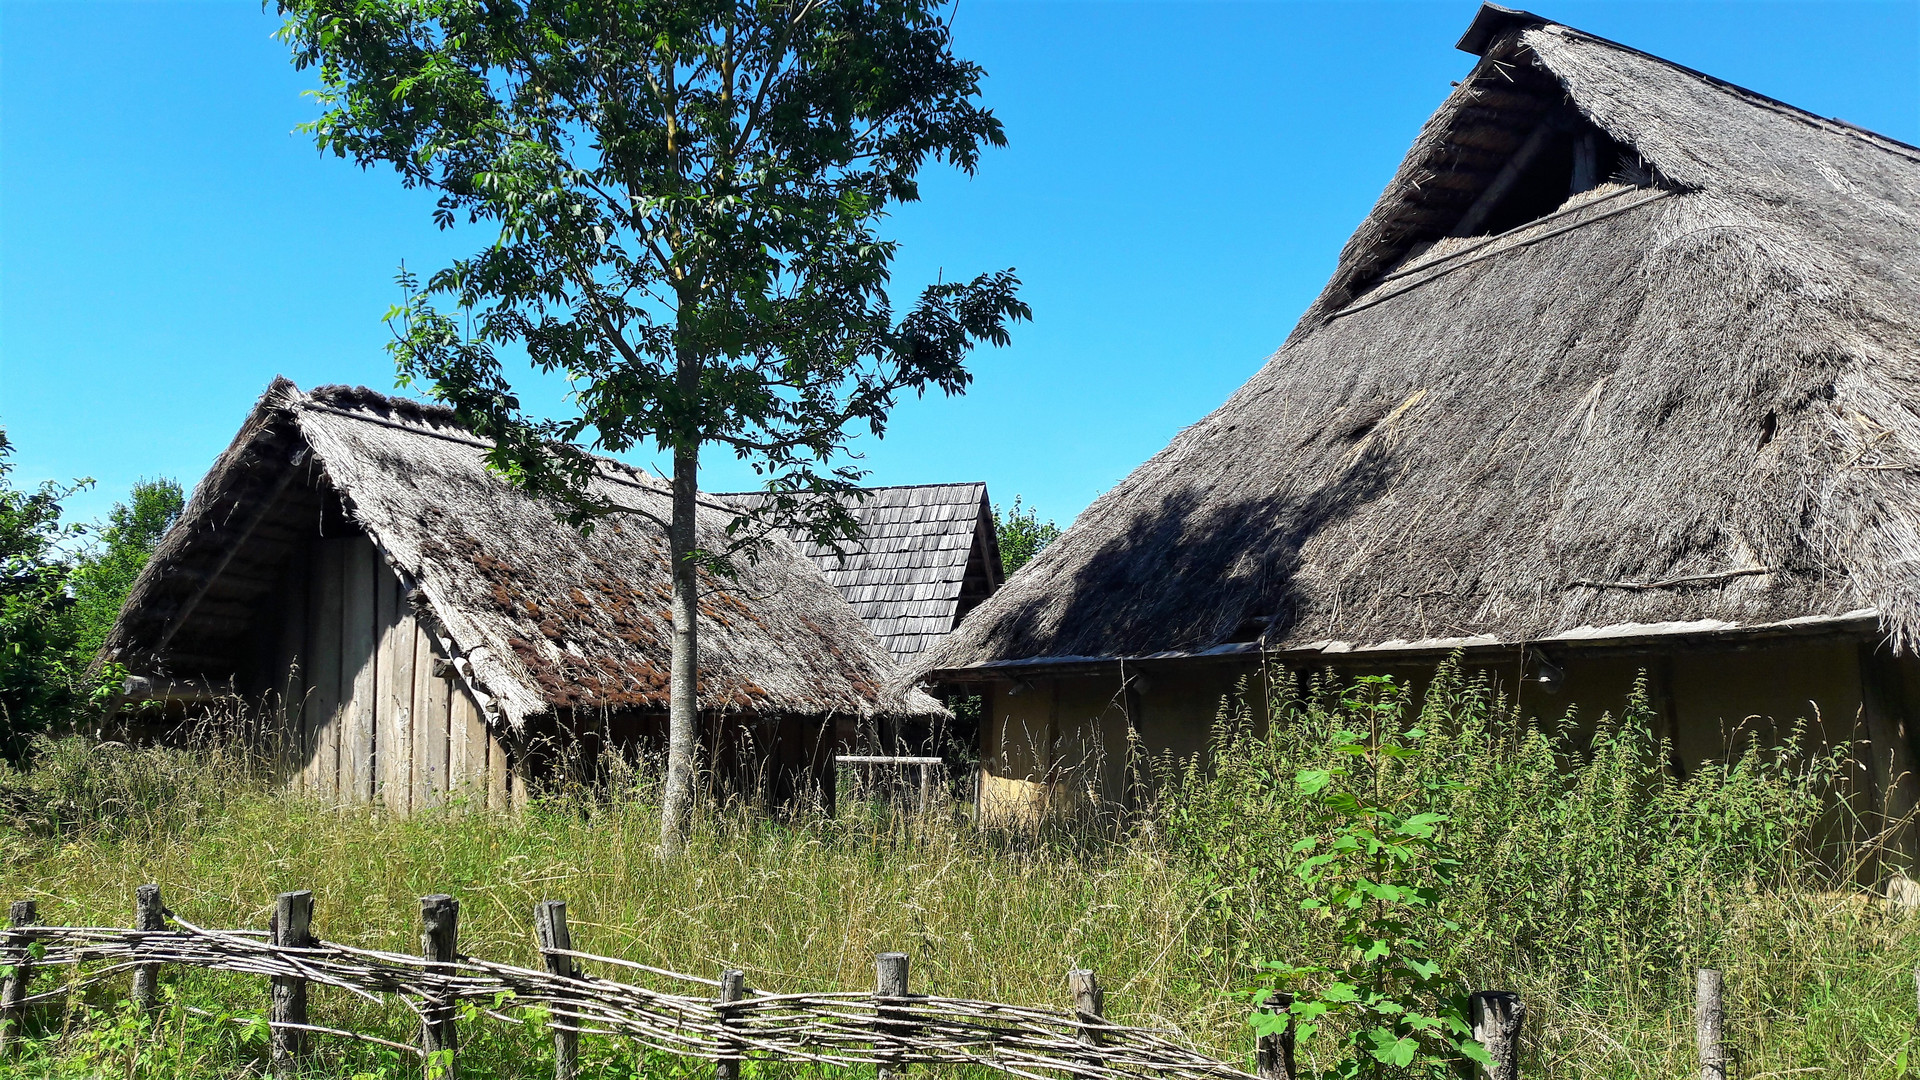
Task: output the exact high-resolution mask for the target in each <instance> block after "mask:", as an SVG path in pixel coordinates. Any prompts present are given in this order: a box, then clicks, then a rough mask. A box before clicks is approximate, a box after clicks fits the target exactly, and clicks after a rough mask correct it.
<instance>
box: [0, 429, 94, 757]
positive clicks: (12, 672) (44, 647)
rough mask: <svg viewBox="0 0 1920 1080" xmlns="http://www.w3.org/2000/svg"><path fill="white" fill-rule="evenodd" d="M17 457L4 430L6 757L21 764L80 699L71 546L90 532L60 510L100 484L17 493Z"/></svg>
mask: <svg viewBox="0 0 1920 1080" xmlns="http://www.w3.org/2000/svg"><path fill="white" fill-rule="evenodd" d="M12 458H13V444H12V443H11V442H10V441H8V439H7V436H6V432H5V431H3V430H0V758H4V759H5V760H8V761H13V762H18V761H20V760H21V759H22V758H23V757H24V756H25V754H26V752H27V748H28V746H29V745H30V743H31V740H32V738H33V736H34V735H35V734H37V733H39V732H41V731H45V730H47V728H49V727H50V726H51V725H52V723H53V720H54V719H55V718H56V717H59V716H62V715H64V714H65V713H66V711H67V710H68V709H69V708H71V706H72V703H73V698H74V690H75V686H76V676H77V674H78V673H77V672H76V671H75V670H74V666H73V662H74V642H75V640H76V636H77V633H76V625H75V619H74V614H73V611H72V607H73V600H72V597H71V595H70V594H69V593H68V590H67V584H68V578H69V576H70V574H71V572H72V566H71V564H70V562H69V559H68V555H67V551H66V545H69V544H70V543H72V542H74V541H75V540H77V539H78V538H79V537H80V536H81V535H83V534H84V532H85V530H84V528H83V527H81V526H76V525H69V524H63V523H62V522H61V520H60V510H61V504H62V503H63V502H64V501H65V500H66V499H67V497H68V496H70V495H72V494H74V493H75V492H77V491H81V490H84V489H85V488H87V487H88V486H90V485H91V484H92V483H93V481H91V480H79V481H75V482H74V483H73V484H71V485H68V486H65V487H62V486H60V485H58V484H55V483H53V482H51V481H49V482H46V483H43V484H41V485H40V486H39V487H38V488H35V489H33V490H32V491H21V490H17V489H15V488H14V487H13V484H12V483H11V476H12V473H13V460H12Z"/></svg>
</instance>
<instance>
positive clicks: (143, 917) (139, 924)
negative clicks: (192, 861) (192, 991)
mask: <svg viewBox="0 0 1920 1080" xmlns="http://www.w3.org/2000/svg"><path fill="white" fill-rule="evenodd" d="M133 928H134V929H135V930H165V929H166V928H167V909H166V907H165V906H164V905H162V904H161V903H160V886H158V885H142V886H140V887H139V888H137V889H135V890H133ZM132 1000H133V1008H134V1011H136V1012H143V1013H145V1012H152V1011H153V1008H154V1006H155V1005H158V1004H159V1003H160V965H159V964H141V965H140V966H139V967H137V968H134V969H133V994H132Z"/></svg>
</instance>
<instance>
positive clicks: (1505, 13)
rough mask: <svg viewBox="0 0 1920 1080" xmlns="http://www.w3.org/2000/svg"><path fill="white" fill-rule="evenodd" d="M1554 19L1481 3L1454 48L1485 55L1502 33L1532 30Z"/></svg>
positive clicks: (1516, 9)
mask: <svg viewBox="0 0 1920 1080" xmlns="http://www.w3.org/2000/svg"><path fill="white" fill-rule="evenodd" d="M1551 22H1553V20H1552V19H1549V18H1546V17H1544V16H1541V15H1535V14H1534V13H1533V12H1531V11H1521V10H1519V9H1518V8H1508V7H1501V6H1500V5H1499V4H1481V5H1480V10H1479V11H1478V12H1476V13H1474V16H1473V22H1472V23H1471V24H1469V25H1468V26H1467V32H1466V33H1464V34H1461V35H1460V40H1459V41H1458V42H1456V43H1455V44H1454V48H1456V49H1459V50H1460V51H1461V52H1465V53H1472V54H1473V55H1475V56H1485V55H1486V54H1487V47H1488V46H1490V45H1492V44H1493V43H1494V42H1495V41H1496V40H1498V39H1499V38H1500V36H1501V35H1502V34H1506V33H1510V32H1512V31H1515V30H1531V29H1533V28H1534V27H1536V26H1546V25H1548V24H1549V23H1551Z"/></svg>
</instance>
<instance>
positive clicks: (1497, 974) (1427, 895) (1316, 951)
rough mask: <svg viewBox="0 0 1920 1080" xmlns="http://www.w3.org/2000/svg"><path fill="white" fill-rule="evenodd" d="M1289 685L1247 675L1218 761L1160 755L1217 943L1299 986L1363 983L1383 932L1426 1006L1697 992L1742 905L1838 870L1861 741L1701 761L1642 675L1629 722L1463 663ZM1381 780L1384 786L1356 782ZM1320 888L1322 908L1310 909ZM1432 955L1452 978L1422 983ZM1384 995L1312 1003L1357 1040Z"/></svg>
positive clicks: (1818, 884)
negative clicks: (1839, 830) (1544, 995)
mask: <svg viewBox="0 0 1920 1080" xmlns="http://www.w3.org/2000/svg"><path fill="white" fill-rule="evenodd" d="M1275 683H1276V686H1275V690H1274V692H1273V694H1272V695H1271V700H1270V701H1263V700H1261V699H1260V698H1259V697H1258V696H1257V695H1253V694H1251V693H1249V694H1247V695H1244V696H1243V697H1242V698H1241V699H1240V700H1239V701H1237V702H1235V703H1234V704H1233V707H1231V708H1229V709H1224V710H1223V711H1222V715H1221V717H1220V720H1219V721H1218V723H1217V724H1216V727H1215V733H1214V740H1213V742H1212V744H1211V746H1210V750H1209V754H1208V756H1207V758H1206V760H1205V761H1200V760H1193V761H1187V762H1180V763H1176V762H1172V761H1163V762H1161V763H1160V766H1159V768H1160V772H1161V778H1162V780H1163V782H1164V790H1163V794H1162V795H1161V797H1160V799H1159V803H1158V805H1157V807H1156V816H1157V819H1158V823H1159V825H1160V826H1161V828H1162V830H1163V832H1164V835H1165V836H1166V837H1167V840H1168V842H1169V844H1170V845H1171V846H1172V848H1173V851H1174V853H1175V854H1176V856H1177V857H1178V858H1179V860H1180V862H1181V863H1182V865H1184V866H1185V867H1186V868H1187V872H1188V873H1189V874H1190V875H1191V880H1192V881H1193V886H1194V888H1195V889H1196V891H1197V892H1198V893H1199V894H1200V895H1201V896H1202V897H1203V898H1204V903H1205V906H1206V907H1207V908H1208V910H1209V911H1210V912H1211V915H1210V916H1209V918H1210V920H1212V921H1213V923H1214V924H1215V925H1218V926H1221V927H1225V928H1230V930H1223V931H1222V932H1220V933H1218V934H1217V935H1215V936H1212V937H1210V938H1209V939H1208V940H1207V941H1206V942H1205V943H1204V944H1202V945H1199V946H1197V947H1199V948H1201V949H1203V950H1205V951H1208V952H1210V953H1213V954H1216V955H1220V956H1222V957H1224V958H1225V959H1227V960H1228V961H1229V962H1231V963H1232V964H1233V966H1235V967H1236V968H1237V969H1239V970H1241V971H1243V972H1246V971H1254V972H1259V973H1264V976H1265V978H1266V980H1267V981H1266V984H1265V985H1266V986H1267V987H1269V988H1271V989H1280V988H1282V983H1283V982H1284V983H1286V984H1287V986H1288V987H1289V988H1292V989H1297V990H1301V991H1302V992H1301V995H1300V998H1299V1000H1300V1001H1304V1002H1312V1001H1313V1000H1315V998H1314V996H1313V995H1314V994H1315V993H1316V992H1320V993H1324V991H1325V988H1327V987H1332V986H1335V985H1336V984H1340V983H1345V984H1348V985H1351V986H1354V987H1356V988H1358V989H1356V990H1355V991H1354V995H1355V998H1356V1002H1357V1001H1358V1000H1359V999H1362V998H1364V997H1365V996H1366V995H1367V994H1368V993H1370V992H1371V991H1370V990H1369V989H1368V983H1367V981H1366V977H1367V976H1368V973H1367V972H1366V971H1365V970H1364V965H1360V966H1359V967H1356V965H1355V964H1354V962H1353V961H1354V957H1355V956H1356V953H1355V950H1356V949H1359V950H1360V952H1359V954H1358V955H1364V954H1365V952H1366V950H1367V949H1369V948H1373V947H1374V945H1373V944H1372V943H1373V942H1374V941H1376V940H1379V941H1385V942H1387V943H1388V944H1387V946H1386V947H1387V948H1388V949H1389V950H1390V955H1391V954H1392V953H1393V952H1397V953H1399V954H1400V955H1401V956H1402V957H1403V958H1404V959H1405V960H1406V961H1407V963H1408V966H1407V967H1406V968H1405V969H1404V970H1402V971H1398V972H1387V971H1382V972H1380V973H1379V974H1380V975H1382V976H1385V975H1389V974H1390V975H1392V976H1393V977H1392V978H1390V979H1387V978H1382V979H1381V980H1379V982H1383V983H1385V984H1386V985H1388V986H1398V987H1400V988H1402V989H1414V990H1415V991H1416V995H1415V996H1419V994H1420V993H1425V995H1426V996H1425V997H1424V1000H1425V1002H1426V1003H1427V1004H1426V1008H1427V1009H1428V1010H1429V1011H1427V1012H1426V1013H1425V1015H1427V1016H1441V1015H1442V1012H1441V1004H1442V997H1443V991H1446V992H1447V993H1451V992H1453V990H1455V989H1464V988H1466V987H1469V986H1471V987H1473V988H1476V989H1481V988H1493V987H1499V986H1502V985H1503V984H1507V983H1517V984H1523V985H1548V986H1552V987H1555V988H1556V992H1563V993H1565V994H1567V995H1570V996H1572V997H1574V998H1578V999H1582V1000H1585V999H1587V997H1588V996H1589V995H1590V996H1591V999H1592V1000H1593V1001H1596V1002H1608V1003H1610V1002H1615V1001H1617V1000H1618V998H1619V995H1621V994H1624V993H1629V992H1637V993H1643V994H1647V995H1649V996H1654V997H1658V996H1661V995H1666V994H1669V993H1671V994H1684V993H1685V992H1686V989H1687V980H1688V979H1689V978H1690V973H1691V970H1692V969H1693V968H1694V967H1696V966H1712V965H1715V964H1725V963H1729V962H1730V960H1729V955H1730V952H1731V950H1733V948H1734V947H1735V945H1734V943H1736V942H1738V941H1740V940H1743V939H1742V938H1741V936H1740V935H1741V933H1742V930H1741V928H1739V927H1737V926H1735V925H1733V924H1732V923H1731V922H1730V921H1729V919H1728V918H1727V916H1726V914H1725V913H1726V912H1728V911H1733V910H1741V909H1742V908H1743V905H1747V904H1749V903H1751V902H1752V899H1753V897H1754V896H1755V894H1756V891H1757V890H1758V891H1765V890H1769V889H1773V890H1781V891H1785V892H1788V893H1792V892H1795V891H1797V890H1807V891H1809V892H1813V891H1817V890H1821V889H1830V888H1832V887H1834V886H1833V882H1834V880H1835V877H1834V871H1833V870H1832V869H1831V868H1830V867H1829V866H1828V865H1826V864H1825V863H1824V862H1823V860H1822V859H1821V858H1819V857H1816V856H1815V855H1813V854H1812V853H1813V852H1814V851H1815V850H1816V848H1817V846H1818V838H1819V836H1820V829H1821V823H1822V820H1823V814H1824V813H1826V812H1828V810H1829V808H1830V807H1831V806H1832V805H1833V804H1832V803H1831V801H1830V798H1829V797H1830V795H1831V793H1832V792H1833V791H1834V790H1835V788H1834V785H1835V783H1836V781H1837V778H1838V776H1839V769H1840V766H1841V765H1842V764H1843V759H1842V757H1841V756H1840V754H1841V750H1840V749H1839V748H1835V749H1830V750H1823V749H1820V748H1817V747H1804V746H1801V745H1799V744H1800V743H1801V742H1803V741H1804V740H1803V738H1802V737H1801V736H1800V733H1798V732H1797V731H1789V732H1787V737H1786V738H1785V739H1784V740H1783V743H1782V745H1779V746H1778V747H1774V748H1769V747H1766V746H1742V745H1739V744H1735V745H1734V746H1732V747H1730V748H1729V756H1728V758H1727V759H1726V760H1724V761H1719V762H1708V763H1704V764H1702V765H1699V766H1697V767H1695V768H1693V769H1692V770H1690V771H1689V773H1688V774H1687V775H1686V776H1685V777H1684V778H1680V777H1676V776H1674V775H1673V774H1672V773H1671V772H1670V771H1669V769H1668V768H1667V752H1666V747H1665V745H1664V744H1663V743H1662V741H1661V740H1660V739H1658V738H1656V737H1655V736H1654V735H1653V734H1652V727H1651V723H1650V721H1651V718H1652V714H1651V710H1650V709H1649V707H1648V703H1647V700H1646V694H1645V691H1644V688H1642V689H1641V690H1639V691H1638V692H1636V694H1635V695H1634V696H1633V697H1632V699H1631V700H1630V701H1629V703H1628V707H1627V708H1626V709H1625V710H1624V712H1623V713H1622V714H1621V715H1620V716H1617V717H1615V716H1602V717H1599V718H1597V719H1594V720H1590V721H1586V722H1582V721H1581V720H1580V718H1578V717H1575V716H1569V717H1567V718H1566V719H1565V720H1563V721H1561V722H1559V723H1551V724H1544V725H1543V724H1537V723H1532V722H1529V721H1527V720H1525V719H1524V718H1523V717H1522V716H1520V715H1519V714H1517V712H1516V711H1515V710H1514V709H1513V707H1512V705H1511V703H1510V702H1508V701H1506V700H1504V699H1502V698H1501V697H1500V696H1499V695H1498V694H1496V693H1494V692H1493V691H1492V690H1491V689H1490V688H1489V686H1488V684H1487V682H1486V681H1485V680H1484V679H1482V678H1479V677H1474V676H1470V675H1468V674H1465V673H1463V672H1462V671H1461V670H1460V668H1459V666H1458V665H1457V663H1449V664H1447V665H1445V666H1443V667H1442V668H1441V669H1440V671H1438V672H1437V673H1436V675H1435V677H1434V678H1433V680H1432V681H1431V682H1430V683H1429V684H1428V685H1427V686H1426V687H1424V688H1423V690H1424V692H1423V693H1422V695H1421V697H1420V700H1419V704H1418V707H1417V708H1416V706H1415V703H1414V702H1413V700H1412V699H1411V698H1410V696H1409V695H1407V694H1404V693H1399V692H1397V691H1396V692H1394V693H1392V694H1387V693H1385V692H1384V691H1383V690H1382V688H1381V684H1372V689H1370V690H1367V689H1361V690H1360V692H1357V693H1356V687H1355V686H1353V685H1350V684H1348V683H1345V682H1340V681H1336V680H1333V679H1331V678H1328V679H1319V680H1311V681H1308V682H1305V683H1295V682H1289V681H1288V680H1286V679H1284V678H1276V679H1275ZM1367 685H1369V684H1365V683H1363V684H1360V687H1362V688H1364V687H1366V686H1367ZM1416 732H1417V733H1418V736H1417V737H1416V736H1415V733H1416ZM1362 733H1364V737H1363V738H1362V739H1361V740H1360V741H1359V742H1356V741H1355V739H1354V736H1355V735H1357V734H1362ZM1376 733H1377V734H1376ZM1376 738H1377V739H1378V741H1379V745H1381V746H1384V747H1391V752H1389V753H1383V754H1381V755H1379V757H1378V759H1377V760H1374V759H1373V758H1372V757H1371V755H1370V752H1369V753H1362V752H1361V750H1362V749H1364V748H1365V747H1366V746H1368V745H1370V744H1372V743H1373V740H1375V739H1376ZM1356 763H1358V764H1356ZM1374 778H1378V779H1379V782H1380V783H1381V785H1382V786H1381V787H1380V788H1379V789H1378V790H1379V794H1377V795H1376V794H1373V793H1372V792H1373V790H1374V789H1373V788H1371V787H1366V788H1363V789H1356V787H1355V785H1357V784H1359V783H1361V781H1362V779H1366V780H1369V781H1371V780H1372V779H1374ZM1303 780H1304V781H1305V783H1304V784H1303V783H1302V781H1303ZM1349 797H1351V799H1352V800H1353V801H1352V802H1348V801H1347V800H1348V798H1349ZM1330 798H1331V799H1335V800H1338V802H1337V805H1336V804H1332V803H1329V802H1328V800H1329V799H1330ZM1424 814H1435V815H1440V817H1438V818H1432V817H1429V818H1424V819H1423V818H1422V816H1421V815H1424ZM1429 827H1430V828H1431V829H1432V830H1434V831H1433V832H1432V834H1431V835H1430V836H1427V837H1422V836H1420V835H1418V833H1420V832H1423V831H1425V830H1426V829H1428V828H1429ZM1308 841H1311V843H1310V845H1309V846H1308V847H1307V848H1304V849H1301V850H1296V847H1298V846H1299V845H1301V844H1302V843H1303V842H1308ZM1436 845H1437V846H1436ZM1322 856H1331V857H1330V858H1328V859H1327V861H1326V862H1323V863H1316V864H1313V865H1312V866H1311V867H1310V868H1308V869H1307V872H1306V873H1305V874H1302V873H1300V872H1299V871H1300V870H1301V869H1302V868H1303V866H1304V865H1305V862H1306V861H1307V860H1311V859H1315V858H1319V857H1322ZM1383 858H1384V861H1382V860H1383ZM1356 901H1358V902H1360V906H1359V907H1353V906H1347V907H1342V906H1341V905H1342V904H1346V905H1352V904H1353V903H1355V902H1356ZM1303 905H1304V906H1305V907H1306V909H1307V910H1309V911H1312V912H1317V913H1318V914H1314V915H1312V916H1311V917H1308V918H1305V919H1303V918H1302V910H1303ZM1273 958H1282V963H1281V966H1280V967H1278V968H1275V967H1262V966H1261V963H1262V962H1263V961H1266V960H1270V959H1273ZM1415 960H1417V961H1420V966H1418V967H1415V966H1413V963H1412V962H1413V961H1415ZM1429 963H1431V964H1437V965H1439V972H1440V973H1444V974H1445V975H1446V976H1447V977H1448V978H1449V979H1450V980H1452V981H1451V982H1450V983H1449V984H1447V985H1446V986H1442V985H1440V984H1438V983H1431V982H1430V983H1428V984H1427V989H1426V990H1425V991H1420V990H1419V989H1418V984H1419V983H1420V981H1421V978H1422V977H1423V975H1424V973H1425V972H1426V971H1429V970H1431V969H1429V968H1427V967H1426V965H1427V964H1429ZM1282 976H1290V978H1286V979H1283V978H1281V977H1282ZM1243 978H1245V976H1243ZM1316 988H1317V989H1316ZM1335 993H1336V994H1344V993H1345V991H1341V990H1336V991H1335ZM1387 1000H1388V1001H1389V1003H1390V1004H1398V1003H1399V1002H1397V1001H1395V1000H1394V999H1393V998H1392V996H1391V995H1389V996H1388V998H1387ZM1594 1007H1596V1008H1599V1007H1601V1006H1600V1005H1595V1006H1594ZM1607 1007H1609V1008H1611V1007H1612V1006H1611V1005H1608V1006H1607ZM1363 1011H1364V1010H1362V1009H1361V1008H1360V1007H1359V1005H1358V1004H1355V1005H1352V1006H1350V1007H1347V1008H1344V1009H1337V1008H1329V1009H1326V1010H1324V1011H1322V1012H1319V1013H1318V1014H1317V1015H1315V1016H1314V1017H1312V1018H1311V1019H1312V1022H1314V1023H1316V1024H1319V1025H1320V1027H1321V1029H1322V1030H1321V1031H1320V1033H1319V1034H1320V1036H1321V1037H1324V1038H1330V1039H1332V1040H1333V1043H1334V1044H1335V1045H1341V1046H1351V1045H1352V1043H1351V1041H1350V1040H1351V1038H1352V1037H1353V1036H1354V1035H1355V1034H1356V1033H1360V1032H1362V1031H1363V1030H1364V1029H1365V1028H1368V1027H1377V1026H1378V1020H1377V1018H1375V1019H1369V1018H1368V1017H1367V1016H1365V1015H1361V1014H1362V1012H1363ZM1441 1034H1443V1033H1436V1035H1435V1040H1436V1043H1437V1040H1438V1038H1439V1037H1440V1035H1441ZM1396 1041H1397V1040H1396ZM1400 1052H1401V1053H1404V1052H1405V1051H1404V1049H1402V1050H1401V1051H1400ZM1348 1060H1351V1058H1350V1057H1349V1059H1348ZM1376 1060H1377V1059H1376ZM1418 1063H1419V1062H1418V1058H1417V1057H1416V1060H1415V1062H1414V1064H1416V1065H1417V1064H1418Z"/></svg>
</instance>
